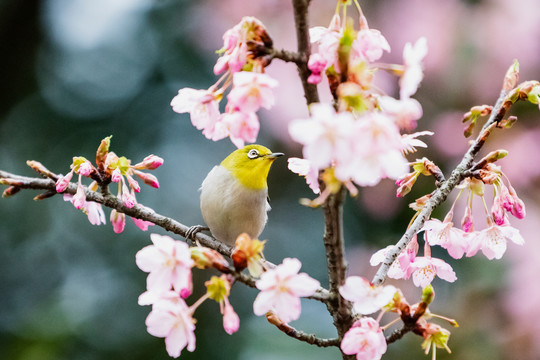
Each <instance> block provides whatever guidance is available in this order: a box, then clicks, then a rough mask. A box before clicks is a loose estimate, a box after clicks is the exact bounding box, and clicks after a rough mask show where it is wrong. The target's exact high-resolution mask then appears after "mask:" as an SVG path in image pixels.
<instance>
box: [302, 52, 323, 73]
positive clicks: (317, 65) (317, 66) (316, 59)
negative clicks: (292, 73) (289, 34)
mask: <svg viewBox="0 0 540 360" xmlns="http://www.w3.org/2000/svg"><path fill="white" fill-rule="evenodd" d="M326 63H327V62H326V59H325V58H323V57H322V55H321V54H319V53H314V54H311V56H310V57H309V61H308V63H307V67H308V69H309V70H311V72H313V73H318V74H320V73H321V72H323V71H324V69H325V68H326Z"/></svg>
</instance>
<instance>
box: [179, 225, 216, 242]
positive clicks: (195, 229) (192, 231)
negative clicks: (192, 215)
mask: <svg viewBox="0 0 540 360" xmlns="http://www.w3.org/2000/svg"><path fill="white" fill-rule="evenodd" d="M209 230H210V228H209V227H208V226H202V225H194V226H192V227H190V228H189V229H188V231H186V236H185V237H186V239H187V240H191V241H196V238H195V236H196V235H197V233H199V232H201V231H209Z"/></svg>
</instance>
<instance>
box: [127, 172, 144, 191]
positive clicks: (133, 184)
mask: <svg viewBox="0 0 540 360" xmlns="http://www.w3.org/2000/svg"><path fill="white" fill-rule="evenodd" d="M126 179H127V181H128V183H129V187H130V188H132V189H133V190H134V191H135V192H141V187H140V186H139V183H138V182H137V181H136V180H135V179H134V178H133V177H132V176H131V175H126Z"/></svg>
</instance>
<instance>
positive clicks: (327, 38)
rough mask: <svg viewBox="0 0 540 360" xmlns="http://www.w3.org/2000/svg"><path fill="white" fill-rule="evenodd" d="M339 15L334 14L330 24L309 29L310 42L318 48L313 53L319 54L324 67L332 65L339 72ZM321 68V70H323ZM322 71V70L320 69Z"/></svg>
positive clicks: (340, 34) (340, 33)
mask: <svg viewBox="0 0 540 360" xmlns="http://www.w3.org/2000/svg"><path fill="white" fill-rule="evenodd" d="M340 22H341V21H340V18H339V15H337V14H336V15H334V17H333V18H332V21H331V22H330V25H329V26H328V27H327V28H326V27H324V26H315V27H312V28H310V29H309V37H310V41H311V43H314V44H317V45H318V49H317V50H316V51H314V52H313V54H319V55H320V57H321V62H324V63H325V67H324V69H327V68H329V67H330V66H332V65H334V69H335V70H336V71H337V72H339V61H338V47H339V40H340V39H341V36H342V35H343V34H342V31H341V25H340ZM324 69H323V70H324ZM320 72H322V70H321V71H320Z"/></svg>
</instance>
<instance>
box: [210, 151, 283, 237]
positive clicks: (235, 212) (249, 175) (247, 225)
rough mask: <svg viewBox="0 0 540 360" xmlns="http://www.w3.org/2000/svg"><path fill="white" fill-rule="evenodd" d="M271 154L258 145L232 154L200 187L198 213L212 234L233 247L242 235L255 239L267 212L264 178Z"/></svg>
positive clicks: (274, 154) (268, 207)
mask: <svg viewBox="0 0 540 360" xmlns="http://www.w3.org/2000/svg"><path fill="white" fill-rule="evenodd" d="M282 155H283V154H282V153H273V152H272V151H270V149H268V148H266V147H264V146H261V145H247V146H245V147H244V148H242V149H238V150H236V151H233V152H232V153H231V154H230V155H229V156H227V157H226V158H225V160H223V161H222V162H221V164H220V165H218V166H214V168H213V169H212V170H211V171H210V172H209V173H208V175H207V176H206V178H205V179H204V181H203V183H202V186H201V212H202V216H203V219H204V221H205V222H206V225H207V226H208V227H209V229H210V232H211V233H212V235H213V236H214V237H215V238H216V239H218V240H219V241H221V242H223V243H225V244H227V245H229V246H234V243H235V241H236V238H237V237H238V235H240V234H241V233H244V232H245V233H248V234H249V235H250V236H251V237H252V238H257V237H258V236H259V235H260V234H261V232H262V231H263V229H264V226H265V225H266V220H267V219H268V216H267V214H266V212H267V211H268V210H270V205H269V204H268V186H267V184H266V178H267V177H268V172H269V171H270V166H271V165H272V163H273V162H274V160H275V159H276V158H277V157H279V156H282Z"/></svg>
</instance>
